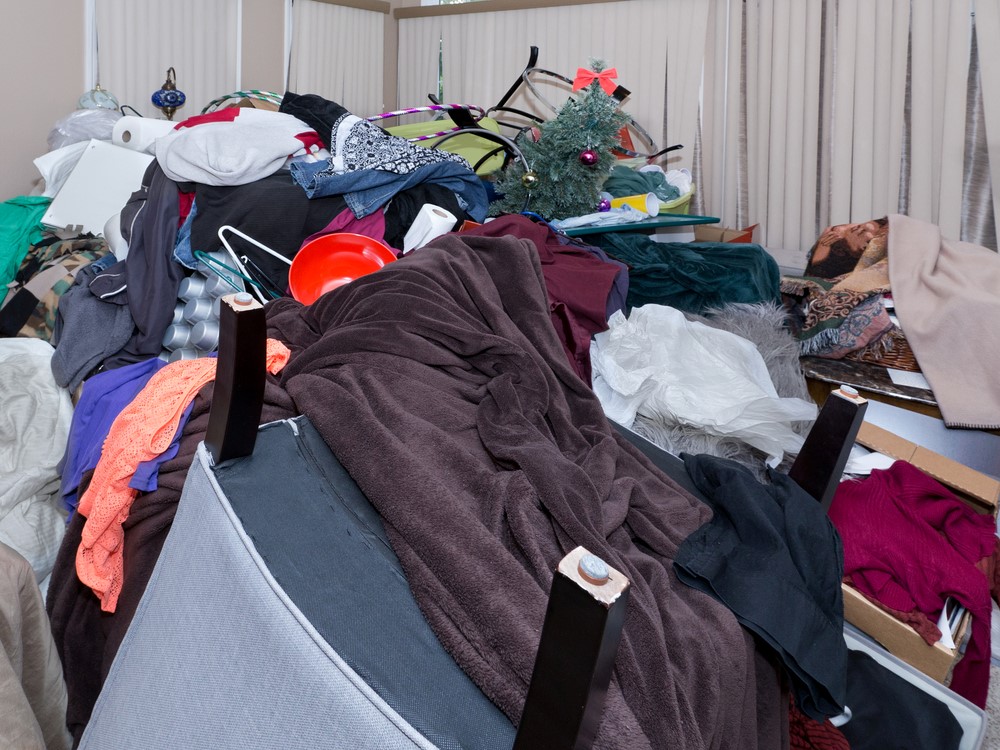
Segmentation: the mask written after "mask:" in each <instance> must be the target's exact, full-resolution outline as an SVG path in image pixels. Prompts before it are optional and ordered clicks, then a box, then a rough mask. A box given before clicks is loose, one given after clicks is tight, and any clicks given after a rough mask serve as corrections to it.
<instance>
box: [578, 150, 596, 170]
mask: <svg viewBox="0 0 1000 750" xmlns="http://www.w3.org/2000/svg"><path fill="white" fill-rule="evenodd" d="M598 159H600V157H599V156H598V155H597V152H596V151H594V150H593V149H592V148H588V149H584V150H583V151H581V152H580V163H581V164H583V165H584V166H585V167H592V166H594V165H595V164H597V160H598Z"/></svg>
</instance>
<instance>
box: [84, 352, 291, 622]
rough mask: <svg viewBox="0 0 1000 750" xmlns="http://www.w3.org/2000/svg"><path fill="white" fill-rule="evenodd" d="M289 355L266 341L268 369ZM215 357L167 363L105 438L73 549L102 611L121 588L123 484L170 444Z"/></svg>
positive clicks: (210, 375)
mask: <svg viewBox="0 0 1000 750" xmlns="http://www.w3.org/2000/svg"><path fill="white" fill-rule="evenodd" d="M290 356H291V352H290V351H289V350H288V348H287V347H286V346H285V345H284V344H282V343H281V342H280V341H276V340H274V339H268V340H267V369H268V372H271V373H277V372H280V371H281V369H282V368H283V367H284V366H285V364H286V363H287V362H288V359H289V357H290ZM216 361H217V360H216V358H215V357H202V358H200V359H189V360H180V361H177V362H171V363H170V364H168V365H167V366H166V367H164V368H163V369H161V370H160V371H159V372H157V373H156V374H155V375H153V377H152V378H151V379H150V381H149V383H147V384H146V387H145V388H143V389H142V391H140V392H139V395H138V396H136V397H135V399H134V400H133V401H132V402H131V403H130V404H129V405H128V406H126V407H125V408H124V409H123V410H122V412H121V413H120V414H119V415H118V417H117V418H116V419H115V421H114V423H113V424H112V425H111V430H110V431H109V432H108V436H107V438H106V439H105V440H104V447H103V449H102V452H101V460H100V461H99V462H98V464H97V467H96V468H95V470H94V476H93V479H91V482H90V486H89V487H88V488H87V491H86V492H85V493H84V494H83V497H82V498H80V504H79V507H78V512H80V513H82V514H83V515H84V516H85V517H86V519H87V520H86V522H85V523H84V525H83V532H82V538H81V541H80V547H79V549H77V552H76V574H77V576H79V578H80V580H81V581H82V582H83V583H84V584H85V585H86V586H89V587H90V588H91V589H93V591H94V593H95V594H97V596H98V598H99V599H100V600H101V609H102V610H104V611H105V612H114V611H115V607H116V606H117V604H118V594H119V592H120V591H121V587H122V578H123V575H124V565H123V559H122V547H123V543H124V540H125V530H124V529H123V528H122V524H123V523H124V522H125V519H127V518H128V514H129V510H130V509H131V507H132V502H133V500H135V496H136V491H135V490H134V489H132V488H131V487H129V486H128V484H129V482H130V481H131V479H132V475H133V474H134V473H135V471H136V468H137V467H138V466H139V464H140V463H142V462H143V461H148V460H150V459H151V458H155V457H156V456H158V455H160V454H161V453H163V452H164V451H165V450H166V449H167V448H169V447H170V443H171V442H172V441H173V438H174V435H175V434H176V432H177V426H178V424H179V423H180V419H181V416H182V415H183V414H184V410H185V409H186V408H187V405H188V404H189V403H190V402H191V401H192V400H193V399H194V397H195V395H196V394H197V393H198V391H199V390H201V388H202V386H204V385H205V384H206V383H210V382H212V381H213V380H214V379H215V366H216Z"/></svg>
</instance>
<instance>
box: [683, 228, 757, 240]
mask: <svg viewBox="0 0 1000 750" xmlns="http://www.w3.org/2000/svg"><path fill="white" fill-rule="evenodd" d="M756 231H757V225H756V224H754V225H753V226H750V227H746V228H745V229H728V228H725V227H713V226H710V225H708V224H699V225H698V226H696V227H695V228H694V241H695V242H731V243H736V244H746V243H748V242H753V236H754V232H756Z"/></svg>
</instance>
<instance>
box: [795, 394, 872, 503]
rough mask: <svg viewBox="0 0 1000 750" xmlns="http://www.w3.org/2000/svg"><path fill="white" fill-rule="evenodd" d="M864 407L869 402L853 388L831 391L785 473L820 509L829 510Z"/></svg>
mask: <svg viewBox="0 0 1000 750" xmlns="http://www.w3.org/2000/svg"><path fill="white" fill-rule="evenodd" d="M867 408H868V401H867V400H866V399H864V398H862V397H861V396H859V395H858V392H857V391H856V390H854V389H853V388H850V387H848V386H841V387H840V388H838V389H837V390H835V391H833V392H832V393H831V394H830V396H829V397H828V398H827V400H826V402H825V403H824V404H823V408H822V409H821V410H820V412H819V416H818V417H817V418H816V424H814V425H813V427H812V429H811V430H810V431H809V434H808V435H807V436H806V440H805V443H804V444H803V445H802V450H801V451H799V455H798V456H796V457H795V462H794V463H793V464H792V468H791V469H790V470H789V472H788V476H790V477H791V478H792V479H794V480H795V482H796V483H797V484H798V485H799V486H800V487H801V488H802V489H804V490H805V491H806V492H808V493H809V494H810V495H812V496H813V497H814V498H816V499H817V500H818V501H819V502H820V504H821V505H822V506H823V510H829V509H830V503H831V502H833V495H834V493H835V492H836V491H837V485H838V484H840V477H841V475H843V473H844V466H846V465H847V458H848V456H849V455H850V453H851V448H852V447H853V446H854V441H855V439H856V438H857V436H858V430H860V429H861V423H862V422H863V421H864V419H865V410H866V409H867Z"/></svg>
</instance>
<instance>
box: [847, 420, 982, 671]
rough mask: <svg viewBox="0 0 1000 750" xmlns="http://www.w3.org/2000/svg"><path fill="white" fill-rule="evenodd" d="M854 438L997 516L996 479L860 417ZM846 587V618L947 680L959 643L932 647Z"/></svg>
mask: <svg viewBox="0 0 1000 750" xmlns="http://www.w3.org/2000/svg"><path fill="white" fill-rule="evenodd" d="M857 442H858V443H860V444H861V445H863V446H865V447H866V448H869V449H871V450H874V451H878V452H880V453H884V454H886V455H887V456H891V457H892V458H895V459H898V460H903V461H909V462H910V463H911V464H913V465H914V466H916V467H917V468H919V469H920V470H922V471H924V472H925V473H927V474H929V475H930V476H932V477H934V478H935V479H936V480H937V481H939V482H940V483H941V484H943V485H945V486H946V487H948V488H949V489H951V490H952V491H954V493H955V495H956V496H957V497H959V498H961V499H962V500H964V501H965V502H966V503H968V505H969V506H970V507H972V508H973V509H974V510H976V511H978V512H979V513H983V514H989V515H995V514H996V510H997V503H998V502H1000V481H998V480H996V479H994V478H993V477H990V476H987V475H986V474H982V473H980V472H978V471H975V470H974V469H970V468H969V467H968V466H965V465H963V464H961V463H959V462H958V461H955V460H953V459H950V458H947V457H945V456H942V455H941V454H939V453H935V452H934V451H931V450H928V449H927V448H924V447H922V446H920V445H917V444H916V443H914V442H912V441H910V440H906V439H905V438H902V437H900V436H899V435H896V434H895V433H893V432H890V431H889V430H885V429H883V428H881V427H876V426H875V425H873V424H871V423H869V422H864V423H862V425H861V429H860V430H859V432H858V437H857ZM843 591H844V619H845V620H847V621H848V622H849V623H851V624H852V625H854V626H855V627H857V628H859V629H860V630H862V631H864V632H865V633H867V634H868V635H869V636H871V637H872V638H874V639H875V640H876V641H878V642H879V643H881V644H882V646H883V647H885V649H886V650H887V651H889V653H891V654H894V655H895V656H897V657H899V658H900V659H902V660H903V661H905V662H907V663H908V664H911V665H912V666H914V667H916V668H917V669H919V670H920V671H921V672H923V673H924V674H926V675H927V676H929V677H931V678H933V679H935V680H937V681H938V682H945V681H946V680H947V679H948V676H949V675H950V674H951V670H952V668H953V667H954V665H955V663H956V662H957V661H958V659H959V655H960V654H959V650H958V649H957V648H954V649H951V648H946V647H945V646H943V645H942V644H940V643H937V644H934V645H933V646H931V645H928V644H927V642H926V641H925V640H924V639H923V638H922V637H921V636H920V634H919V633H917V631H915V630H914V629H913V628H911V627H910V626H909V625H907V624H906V623H904V622H901V621H900V620H897V619H896V618H895V617H893V616H892V615H890V614H889V613H888V612H886V611H884V610H882V609H879V608H878V607H877V606H876V605H874V604H872V603H871V602H870V601H868V599H866V598H865V597H864V596H863V595H862V594H861V593H859V592H858V591H857V590H856V589H854V588H851V587H850V586H848V585H847V584H844V585H843ZM969 621H970V615H969V613H968V612H966V614H965V616H964V617H963V619H962V622H961V623H960V624H959V627H958V632H957V633H956V637H955V643H956V644H961V642H962V639H963V638H965V637H966V636H967V635H968V632H969Z"/></svg>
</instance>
